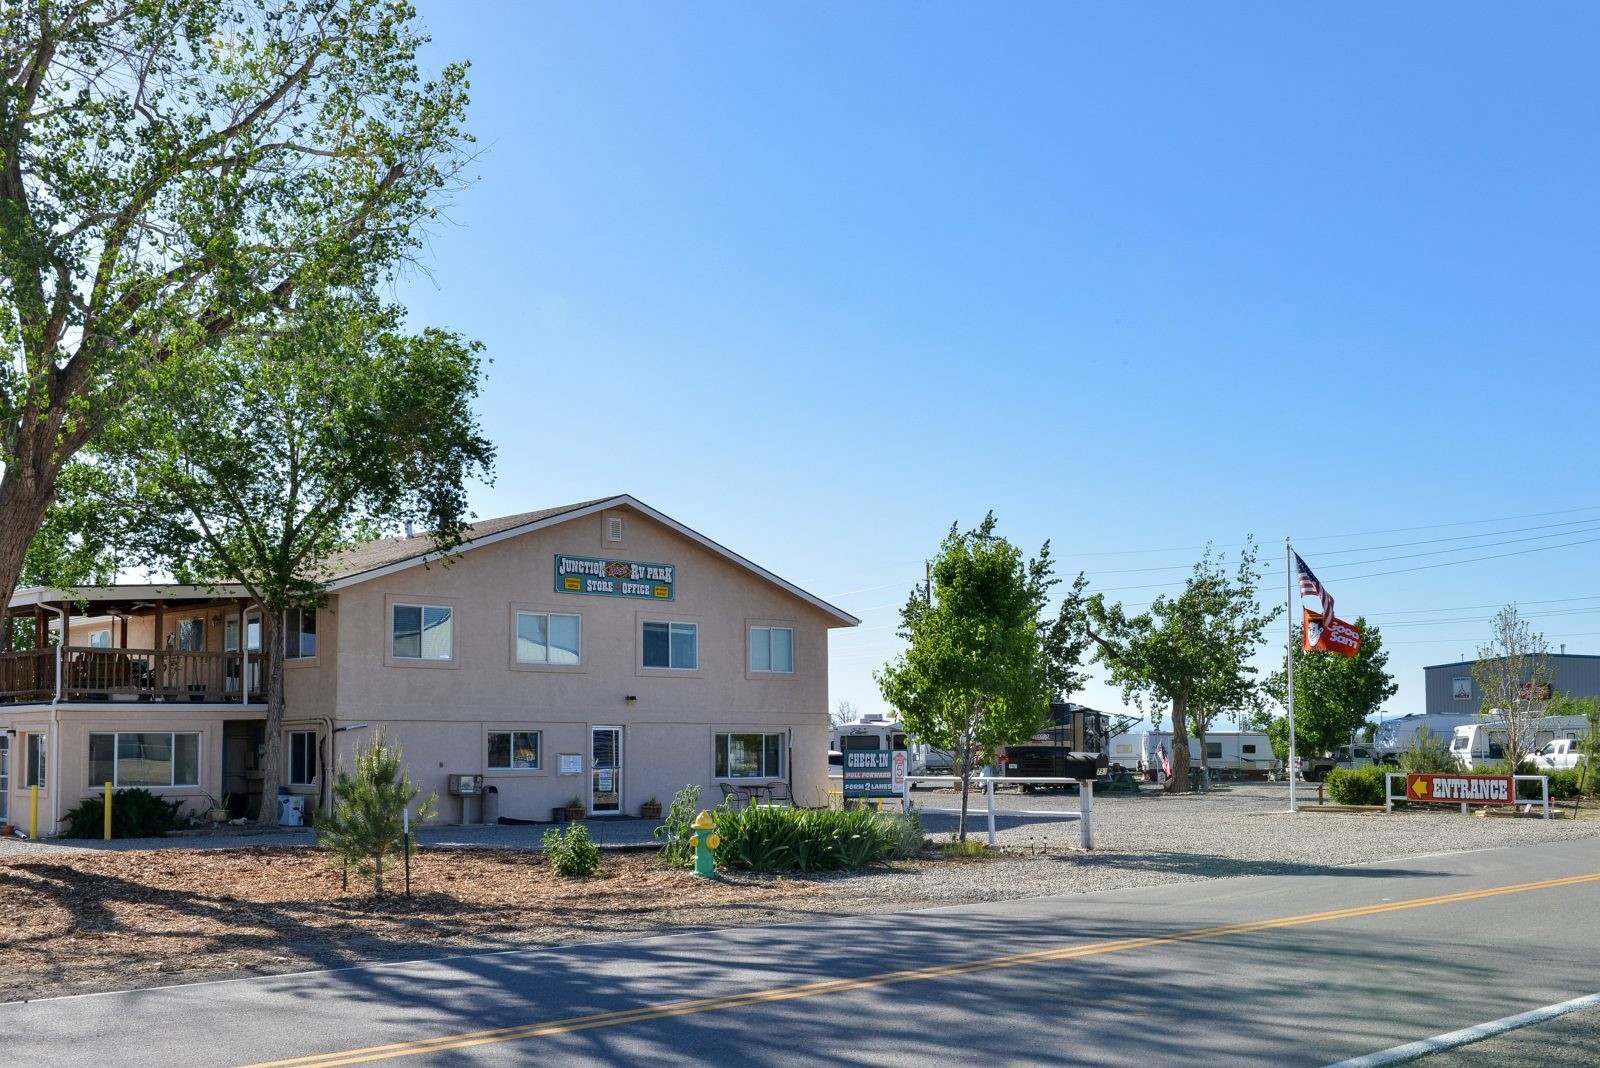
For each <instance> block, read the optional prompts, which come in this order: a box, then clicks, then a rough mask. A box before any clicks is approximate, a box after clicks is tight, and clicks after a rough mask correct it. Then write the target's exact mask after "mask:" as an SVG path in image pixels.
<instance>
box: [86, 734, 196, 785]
mask: <svg viewBox="0 0 1600 1068" xmlns="http://www.w3.org/2000/svg"><path fill="white" fill-rule="evenodd" d="M103 782H109V783H111V784H112V785H113V786H199V785H200V735H199V734H198V733H168V732H165V731H163V732H160V733H152V732H126V733H122V732H119V733H117V734H91V735H89V783H90V785H94V784H96V783H103Z"/></svg>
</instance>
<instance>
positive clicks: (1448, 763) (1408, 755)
mask: <svg viewBox="0 0 1600 1068" xmlns="http://www.w3.org/2000/svg"><path fill="white" fill-rule="evenodd" d="M1400 770H1401V771H1409V772H1411V773H1412V774H1414V775H1427V774H1437V773H1440V772H1447V771H1455V770H1456V758H1455V755H1454V754H1453V753H1451V752H1450V738H1449V737H1447V736H1445V735H1443V734H1435V733H1434V732H1433V731H1430V730H1429V729H1428V728H1426V727H1423V728H1422V729H1421V730H1419V731H1417V735H1416V737H1415V738H1413V739H1411V745H1410V746H1409V747H1407V749H1406V751H1405V752H1403V753H1401V754H1400Z"/></svg>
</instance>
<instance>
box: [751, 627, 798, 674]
mask: <svg viewBox="0 0 1600 1068" xmlns="http://www.w3.org/2000/svg"><path fill="white" fill-rule="evenodd" d="M750 670H751V671H773V672H793V671H794V629H793V628H792V627H751V628H750Z"/></svg>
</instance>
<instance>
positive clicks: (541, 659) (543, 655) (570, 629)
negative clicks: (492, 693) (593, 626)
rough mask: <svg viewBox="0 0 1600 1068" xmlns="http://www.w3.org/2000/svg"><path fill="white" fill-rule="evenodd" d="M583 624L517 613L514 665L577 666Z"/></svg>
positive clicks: (546, 614)
mask: <svg viewBox="0 0 1600 1068" xmlns="http://www.w3.org/2000/svg"><path fill="white" fill-rule="evenodd" d="M582 645H583V620H582V619H581V617H579V616H568V615H561V614H559V613H556V612H518V613H517V663H519V664H578V663H582V661H583V655H582V653H583V650H582Z"/></svg>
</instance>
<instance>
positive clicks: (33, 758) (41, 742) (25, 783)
mask: <svg viewBox="0 0 1600 1068" xmlns="http://www.w3.org/2000/svg"><path fill="white" fill-rule="evenodd" d="M21 758H22V788H23V789H24V790H28V789H32V788H33V787H35V786H37V787H38V788H39V789H41V790H48V789H50V736H49V735H48V734H43V733H28V734H24V735H23V736H22V754H21Z"/></svg>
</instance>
